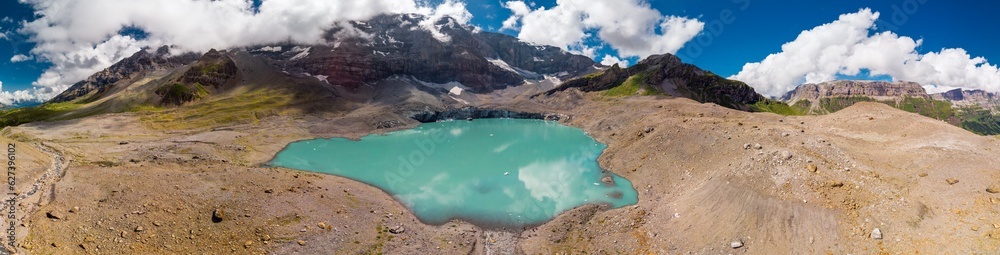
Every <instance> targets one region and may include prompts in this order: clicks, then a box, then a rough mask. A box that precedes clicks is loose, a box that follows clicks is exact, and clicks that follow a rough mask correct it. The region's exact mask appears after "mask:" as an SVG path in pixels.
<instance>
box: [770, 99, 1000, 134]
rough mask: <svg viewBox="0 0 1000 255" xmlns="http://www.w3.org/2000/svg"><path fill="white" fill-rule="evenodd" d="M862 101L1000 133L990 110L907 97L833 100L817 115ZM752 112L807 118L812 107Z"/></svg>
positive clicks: (777, 105) (775, 106)
mask: <svg viewBox="0 0 1000 255" xmlns="http://www.w3.org/2000/svg"><path fill="white" fill-rule="evenodd" d="M859 102H878V103H883V104H886V105H889V106H892V107H895V108H898V109H901V110H904V111H907V112H912V113H916V114H920V115H923V116H927V117H930V118H934V119H938V120H945V121H949V122H950V123H953V124H956V122H957V124H956V125H957V126H959V127H961V128H964V129H966V130H969V131H971V132H973V133H976V134H980V135H998V134H1000V115H994V114H992V113H991V112H990V111H989V110H986V109H982V108H978V107H973V108H965V107H963V108H953V107H952V105H951V103H950V102H947V101H941V100H934V99H924V98H914V97H907V98H903V100H900V101H898V102H897V101H879V100H875V99H873V98H869V97H863V96H852V97H833V98H822V99H820V100H819V104H820V105H819V109H820V110H819V111H820V112H818V114H825V113H833V112H836V111H840V110H843V109H844V108H847V107H849V106H851V105H854V104H856V103H859ZM752 107H753V111H757V112H772V113H777V114H781V115H805V114H809V113H810V112H809V108H810V104H809V102H808V101H799V102H798V103H796V104H795V105H792V106H789V105H787V104H784V103H781V102H777V101H771V100H767V101H761V102H758V103H756V104H754V105H752Z"/></svg>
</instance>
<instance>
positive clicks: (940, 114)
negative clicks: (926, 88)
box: [895, 97, 955, 120]
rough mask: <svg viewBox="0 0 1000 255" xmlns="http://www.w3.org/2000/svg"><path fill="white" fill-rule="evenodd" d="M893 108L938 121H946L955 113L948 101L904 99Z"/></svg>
mask: <svg viewBox="0 0 1000 255" xmlns="http://www.w3.org/2000/svg"><path fill="white" fill-rule="evenodd" d="M895 107H896V108H899V109H901V110H904V111H908V112H912V113H917V114H920V115H924V116H927V117H931V118H935V119H939V120H946V119H948V118H950V117H952V116H955V111H954V110H953V109H952V108H951V103H950V102H948V101H941V100H934V99H924V98H914V97H906V98H903V100H902V101H900V102H898V103H897V105H895Z"/></svg>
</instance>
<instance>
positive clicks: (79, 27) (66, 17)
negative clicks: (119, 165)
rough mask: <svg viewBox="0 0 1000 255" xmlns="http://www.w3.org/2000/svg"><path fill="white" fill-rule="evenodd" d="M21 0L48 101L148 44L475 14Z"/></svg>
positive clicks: (375, 5) (422, 6)
mask: <svg viewBox="0 0 1000 255" xmlns="http://www.w3.org/2000/svg"><path fill="white" fill-rule="evenodd" d="M20 1H21V3H24V4H28V5H30V6H31V7H32V8H33V9H34V10H35V19H34V20H30V21H27V22H26V23H24V24H23V27H21V28H20V29H18V32H19V33H22V34H24V35H27V36H28V37H29V40H30V41H32V42H34V43H35V47H34V48H33V49H32V50H31V55H32V56H34V57H36V58H37V59H38V60H39V61H44V62H50V63H52V67H51V68H50V69H48V70H46V71H45V72H44V73H43V74H42V75H41V77H39V79H38V80H37V81H35V82H34V83H33V85H35V86H38V87H39V88H37V89H33V90H31V91H30V92H32V93H34V92H39V93H43V94H39V95H38V96H37V98H40V99H41V100H47V99H48V98H51V97H53V96H55V95H57V94H58V93H59V92H61V91H62V90H64V89H66V88H67V87H68V86H69V85H71V84H73V83H75V82H78V81H80V80H83V79H85V78H86V77H87V76H89V75H91V74H93V73H94V72H96V71H99V70H102V69H104V68H107V67H108V66H110V65H112V64H113V63H115V62H117V61H119V60H121V59H122V58H125V57H127V56H129V55H131V54H133V53H135V52H136V51H138V50H139V49H141V48H143V47H147V46H150V47H156V46H160V45H174V46H175V49H174V50H175V51H177V52H184V51H194V52H202V51H207V50H208V49H211V48H230V47H241V46H248V45H261V44H270V43H280V42H287V41H291V42H295V43H303V44H313V43H324V39H323V35H324V33H325V31H327V30H329V29H330V28H332V27H333V26H336V25H337V24H338V22H342V21H347V20H365V19H369V18H371V17H374V16H376V15H379V14H384V13H418V14H423V15H427V16H430V17H436V18H439V17H443V16H445V15H449V16H451V17H453V18H455V20H456V21H458V22H462V23H463V24H464V23H467V22H468V21H469V20H470V19H471V17H472V15H471V14H470V13H469V12H468V11H466V10H465V4H464V3H462V2H457V1H454V0H446V1H445V2H444V3H441V4H439V5H437V6H430V5H428V4H427V3H426V2H425V1H421V0H366V1H326V0H308V1H292V0H264V1H262V2H261V4H260V6H259V7H257V8H256V9H255V8H254V7H253V4H252V1H250V0H215V1H204V0H143V1H118V0H86V1H83V0H20ZM428 24H429V25H428V26H429V27H430V28H433V23H428ZM123 28H137V29H140V30H142V31H143V32H145V33H144V34H145V37H144V38H133V37H130V36H123V35H119V31H121V30H122V29H123ZM433 32H434V31H432V33H433ZM438 33H439V32H438ZM175 53H176V52H175ZM12 60H13V59H12ZM51 91H55V92H51Z"/></svg>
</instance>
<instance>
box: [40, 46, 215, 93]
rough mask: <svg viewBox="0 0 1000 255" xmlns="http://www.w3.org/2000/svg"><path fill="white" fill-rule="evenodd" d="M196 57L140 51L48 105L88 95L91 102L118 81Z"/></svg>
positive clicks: (165, 51)
mask: <svg viewBox="0 0 1000 255" xmlns="http://www.w3.org/2000/svg"><path fill="white" fill-rule="evenodd" d="M197 57H198V55H196V54H182V55H176V56H173V55H170V47H167V46H163V47H160V48H159V49H157V50H155V51H152V50H151V49H143V50H140V51H138V52H136V53H135V54H132V56H130V57H128V58H125V59H122V60H121V61H119V62H118V63H115V64H114V65H111V67H108V68H107V69H104V70H102V71H100V72H97V73H95V74H93V75H91V76H90V77H88V78H87V79H86V80H83V81H80V82H77V83H76V84H73V86H70V88H69V89H66V90H65V91H63V92H62V93H60V94H59V95H57V96H56V97H54V98H52V99H51V100H50V102H67V101H72V100H75V99H77V98H81V97H84V96H86V95H88V94H91V93H93V97H91V98H93V99H96V98H98V97H100V96H101V95H102V94H104V93H105V92H108V91H109V90H111V88H112V87H113V86H114V85H115V84H116V83H118V82H119V81H123V80H128V79H135V78H140V77H143V76H144V75H146V74H147V73H149V72H150V71H153V70H156V69H159V68H175V67H179V66H183V65H185V64H189V63H191V62H192V61H194V60H195V59H197Z"/></svg>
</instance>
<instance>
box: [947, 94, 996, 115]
mask: <svg viewBox="0 0 1000 255" xmlns="http://www.w3.org/2000/svg"><path fill="white" fill-rule="evenodd" d="M931 98H934V99H937V100H947V101H949V102H951V103H952V104H953V105H954V106H956V107H979V108H982V109H984V110H989V111H990V112H992V113H994V114H996V113H1000V96H998V95H997V94H996V93H991V92H986V91H982V90H963V89H953V90H949V91H946V92H943V93H938V94H933V95H931Z"/></svg>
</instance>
